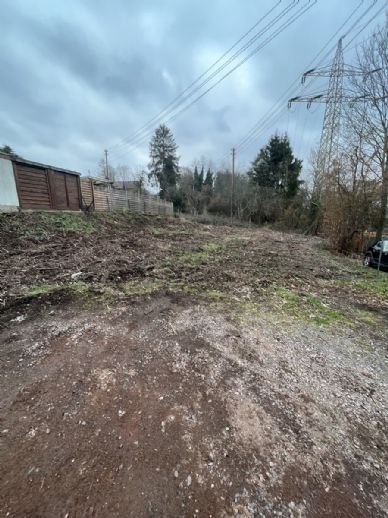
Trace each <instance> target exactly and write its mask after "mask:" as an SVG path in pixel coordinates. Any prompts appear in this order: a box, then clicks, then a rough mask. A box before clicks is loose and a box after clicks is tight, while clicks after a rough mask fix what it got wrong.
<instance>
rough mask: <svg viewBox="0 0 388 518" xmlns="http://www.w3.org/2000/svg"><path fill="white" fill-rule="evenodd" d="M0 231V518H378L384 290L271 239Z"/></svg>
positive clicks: (101, 225)
mask: <svg viewBox="0 0 388 518" xmlns="http://www.w3.org/2000/svg"><path fill="white" fill-rule="evenodd" d="M0 231H1V237H0V255H1V257H0V259H1V266H2V268H1V272H0V298H1V304H2V315H1V317H0V319H1V320H0V321H1V326H2V330H1V331H0V369H1V377H0V412H1V415H0V418H1V425H0V439H1V443H0V478H1V485H0V514H1V515H2V516H10V517H12V516H17V517H19V516H20V517H21V516H26V517H53V516H55V517H57V516H58V517H60V516H61V517H68V518H71V517H81V516H82V517H83V516H95V517H100V516H101V517H105V516H106V517H113V516H120V517H121V516H134V517H142V516H145V517H160V516H165V517H177V516H207V517H210V516H211V517H227V516H242V517H253V516H264V517H273V516H288V517H299V516H301V517H318V516H319V517H321V516H327V517H329V516H330V517H332V516H335V517H349V518H350V517H351V518H355V517H368V516H370V517H382V516H387V514H388V489H387V486H388V475H387V473H388V432H387V430H388V422H387V421H388V419H387V417H388V390H387V379H388V378H387V370H388V360H387V344H388V331H387V321H388V280H387V278H388V275H387V274H384V273H383V274H381V275H380V276H379V277H377V276H376V272H375V271H373V270H365V269H363V268H362V267H361V266H360V265H359V263H358V262H357V261H355V260H351V259H348V258H344V257H336V256H333V255H331V254H330V253H329V252H327V251H326V250H325V249H324V247H323V243H322V242H321V241H320V240H318V239H315V238H309V237H305V236H300V235H290V234H282V233H278V232H274V231H271V230H269V229H238V228H228V227H213V226H204V225H194V224H192V223H188V222H180V221H179V220H173V219H171V220H164V219H158V218H145V217H143V218H130V217H129V216H125V215H105V216H101V215H100V216H94V217H88V218H86V217H83V216H78V215H69V214H63V215H60V214H46V215H44V214H28V215H16V216H15V215H12V216H4V217H2V218H1V219H0Z"/></svg>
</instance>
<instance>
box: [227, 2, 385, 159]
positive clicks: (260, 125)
mask: <svg viewBox="0 0 388 518" xmlns="http://www.w3.org/2000/svg"><path fill="white" fill-rule="evenodd" d="M376 3H377V0H374V1H373V3H372V5H370V6H369V7H368V8H367V9H366V10H364V11H363V12H362V13H361V15H360V16H359V17H358V18H357V20H356V21H355V22H353V23H352V25H351V26H350V27H349V29H348V30H347V31H346V33H345V34H346V35H348V34H349V33H350V32H351V31H353V30H354V28H355V27H356V26H357V25H358V24H359V22H360V21H361V20H362V19H363V18H364V17H365V16H366V15H367V14H368V12H369V11H370V10H371V9H372V8H373V7H375V5H376ZM362 4H363V0H362V1H361V2H360V3H359V4H358V5H357V6H356V8H355V9H354V10H353V11H352V12H351V13H350V15H349V16H348V17H347V19H346V20H345V21H344V22H343V23H342V25H341V26H340V27H339V29H338V30H337V31H336V32H335V33H334V34H333V36H332V37H331V38H330V39H329V40H328V41H327V43H326V44H325V45H324V47H323V48H322V49H321V50H320V51H319V53H318V54H317V55H316V57H315V58H314V59H313V60H312V61H311V62H310V64H309V65H307V67H306V68H308V67H311V66H312V64H313V63H314V62H315V61H316V60H317V59H318V57H319V56H320V55H321V54H322V53H323V52H324V51H325V49H326V48H327V47H328V46H329V45H330V43H331V41H332V40H333V39H334V38H336V37H337V35H338V34H339V33H340V32H341V31H342V30H343V28H344V27H345V26H346V25H347V24H348V23H349V21H350V20H351V19H352V18H353V16H354V15H355V14H356V12H357V11H358V10H359V9H360V7H361V5H362ZM383 8H384V7H383ZM383 8H381V9H379V10H378V11H377V13H376V14H375V15H374V17H373V18H372V19H371V20H368V22H367V23H366V24H365V25H364V26H363V27H362V30H364V29H365V28H366V26H367V25H368V24H369V23H371V21H372V20H373V19H374V18H375V17H376V16H378V15H379V14H380V12H381V11H382V9H383ZM360 32H361V30H360V31H359V32H358V34H359V33H360ZM358 34H357V35H358ZM347 46H348V45H347ZM347 46H346V47H347ZM346 47H345V48H346ZM333 48H334V47H331V48H330V49H329V50H328V51H327V52H326V54H325V56H323V57H322V58H321V59H320V61H319V62H318V65H319V64H320V63H322V62H324V61H325V60H326V58H327V56H328V55H330V54H331V52H332V50H333ZM318 65H317V66H318ZM298 82H299V81H298V79H295V80H294V81H293V82H292V83H291V85H290V86H289V87H288V88H287V90H286V91H285V92H284V93H283V94H282V95H281V96H280V98H279V99H278V101H276V102H275V103H274V105H273V106H272V107H271V108H270V109H269V110H268V111H267V112H266V114H265V115H264V118H262V119H261V120H260V121H258V122H257V123H256V124H255V125H254V126H253V127H252V128H251V129H250V130H249V131H248V133H247V134H246V135H245V137H243V139H241V141H240V142H239V144H238V145H237V146H236V147H237V149H238V150H239V151H241V149H242V148H244V147H246V146H247V145H249V144H251V143H252V142H253V140H254V139H256V138H257V137H258V136H259V134H261V133H263V132H264V131H265V130H266V129H267V127H269V126H271V125H272V124H273V123H274V122H275V119H276V120H278V119H279V118H280V117H279V116H281V112H282V111H283V103H285V101H286V100H287V98H288V97H289V96H290V92H291V91H293V88H294V87H295V86H296V84H297V83H298Z"/></svg>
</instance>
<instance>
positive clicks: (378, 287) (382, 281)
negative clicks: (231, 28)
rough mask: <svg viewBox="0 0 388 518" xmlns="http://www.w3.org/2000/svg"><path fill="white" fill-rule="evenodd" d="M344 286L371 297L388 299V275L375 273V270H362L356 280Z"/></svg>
mask: <svg viewBox="0 0 388 518" xmlns="http://www.w3.org/2000/svg"><path fill="white" fill-rule="evenodd" d="M346 284H348V285H349V284H350V285H351V286H352V287H353V288H356V289H359V290H361V291H364V292H366V293H369V294H371V295H374V296H377V297H381V298H383V299H388V274H387V273H385V272H380V274H378V273H377V271H376V270H374V271H373V270H372V269H371V270H366V269H365V270H362V271H361V272H360V276H359V277H358V278H355V279H354V278H353V279H351V280H350V281H349V282H346Z"/></svg>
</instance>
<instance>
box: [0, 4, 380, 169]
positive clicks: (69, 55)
mask: <svg viewBox="0 0 388 518" xmlns="http://www.w3.org/2000/svg"><path fill="white" fill-rule="evenodd" d="M276 3H277V2H276V1H275V0H271V1H269V0H265V1H260V2H259V1H258V0H244V1H242V0H207V1H204V0H202V1H201V0H200V1H198V0H197V1H194V0H184V1H183V0H159V1H157V0H143V1H142V2H140V1H138V2H135V1H133V0H132V1H131V0H110V1H109V2H108V1H106V0H67V1H66V2H64V1H62V2H59V1H53V0H35V1H33V2H32V1H30V0H24V1H23V0H1V19H2V27H1V40H0V42H1V48H0V70H1V81H0V143H3V144H9V145H10V146H11V147H12V148H14V150H15V151H16V152H17V153H18V154H20V155H22V156H23V157H25V158H28V159H30V160H36V161H40V162H44V163H50V164H53V165H57V166H61V167H68V168H71V169H75V170H79V171H80V172H82V173H85V174H86V173H87V172H88V171H91V172H95V171H96V169H97V163H98V161H99V160H100V158H101V156H102V155H103V150H104V149H105V148H107V149H108V151H109V158H110V160H111V161H112V163H113V165H117V164H118V163H121V164H128V165H129V166H130V167H133V168H136V167H139V166H142V165H145V164H147V156H148V139H146V140H145V141H143V142H142V143H141V144H140V145H139V146H138V147H130V146H128V145H122V142H123V139H125V138H126V137H129V136H130V135H131V134H133V132H134V131H136V130H137V129H138V128H139V127H141V126H142V125H143V124H145V123H147V122H148V121H149V119H151V118H152V117H154V116H155V115H157V114H158V113H159V111H160V110H161V109H163V108H164V107H165V106H166V105H167V104H168V103H169V102H170V101H171V100H172V99H174V98H175V97H176V96H177V95H178V94H179V93H180V92H181V91H182V90H183V89H184V88H185V87H186V86H187V85H189V84H190V83H191V82H192V81H193V80H195V79H196V78H197V77H198V76H199V75H200V74H201V73H202V72H203V71H204V70H206V69H207V68H208V67H209V66H210V65H211V64H212V63H213V62H214V61H215V60H216V59H217V58H218V57H219V56H220V55H222V54H223V52H225V51H226V50H227V49H228V48H229V47H230V46H231V45H232V44H233V43H234V42H235V41H236V40H237V39H238V38H239V37H240V36H241V35H242V34H243V33H244V32H246V31H247V30H248V29H249V28H250V27H251V26H252V25H253V24H254V23H255V21H257V20H258V19H259V18H260V17H261V16H263V15H264V14H265V13H266V12H267V11H268V10H269V9H270V8H271V7H273V6H275V5H276ZM359 4H360V1H357V0H347V1H346V2H338V0H318V1H317V3H316V4H315V5H314V6H313V7H312V8H311V9H310V10H309V11H308V12H307V13H306V14H304V15H303V16H302V17H301V18H300V19H299V20H297V21H296V22H295V23H294V24H293V25H291V26H289V27H288V28H286V29H285V30H284V32H282V33H281V34H279V36H278V37H276V38H275V39H274V40H273V41H271V42H270V43H269V44H268V45H267V46H266V47H265V48H263V49H262V50H261V51H260V52H259V53H258V54H256V55H255V56H254V57H252V58H251V59H250V60H248V61H247V62H246V63H245V64H244V65H242V66H241V67H240V68H239V69H238V70H236V71H235V72H234V73H233V74H231V75H230V76H229V77H228V78H227V79H225V80H224V81H223V82H222V83H221V84H220V85H218V86H217V87H216V88H214V90H212V91H211V92H210V93H208V94H207V95H206V96H205V97H203V98H202V99H201V100H200V101H199V102H197V103H196V104H195V105H194V106H192V107H191V108H190V109H188V110H187V111H186V112H185V113H183V114H181V115H180V116H179V117H178V118H177V119H176V120H175V121H173V122H172V123H171V124H170V127H171V129H172V130H173V132H174V135H175V138H176V142H177V144H178V146H179V155H180V157H181V160H180V162H181V165H191V164H192V163H193V160H195V159H199V158H200V157H201V156H204V157H206V159H211V160H213V162H214V163H220V161H221V160H229V154H230V149H231V148H232V146H234V145H237V144H238V143H239V142H240V141H241V139H242V138H243V137H244V136H245V134H246V133H247V132H248V130H249V129H250V128H251V126H252V125H253V124H255V122H257V121H258V120H260V119H261V118H262V117H263V115H264V114H265V113H266V112H267V111H268V110H269V109H270V108H271V106H272V105H273V104H274V103H275V102H276V101H277V100H278V98H279V96H280V95H281V94H282V93H283V92H284V91H285V90H286V89H287V87H288V86H289V85H290V83H292V81H294V80H295V79H296V78H297V77H298V76H299V74H300V72H301V71H303V70H304V69H305V67H306V66H307V65H308V64H309V63H310V61H311V60H312V59H313V58H314V56H315V55H316V54H317V53H318V51H319V50H320V49H321V48H322V46H323V45H324V44H325V43H326V41H327V40H328V39H329V38H330V37H331V36H332V35H333V34H334V33H335V31H336V30H337V29H338V28H339V27H340V25H341V23H342V22H343V21H345V19H346V18H347V16H348V15H350V13H351V11H352V10H354V9H355V8H356V6H357V5H359ZM371 4H372V2H371V1H370V0H366V1H364V2H363V3H362V5H361V7H360V10H359V11H358V12H357V14H360V13H361V12H362V10H363V9H365V8H366V7H368V5H371ZM287 5H289V3H287V2H280V3H279V5H278V7H277V8H276V9H275V10H274V11H273V14H272V15H271V16H272V18H273V17H274V16H276V15H277V14H278V13H280V11H281V10H282V9H284V8H285V7H287ZM299 5H303V2H299ZM383 5H384V2H383V0H378V2H377V4H376V6H377V7H381V6H383ZM377 7H376V8H375V10H374V11H372V13H374V12H376V9H377ZM297 9H298V7H297V8H296V9H294V11H293V12H296V10H297ZM291 13H292V12H291V11H290V15H289V16H291ZM369 17H370V15H369ZM270 19H271V17H268V18H267V19H266V22H265V23H268V21H269V20H270ZM353 19H356V16H355V17H354V18H353ZM367 19H368V17H366V18H365V19H364V20H367ZM286 20H287V19H286V18H284V19H283V22H279V24H278V25H277V27H280V23H284V22H285V21H286ZM383 21H384V15H383V13H382V14H381V15H380V16H379V17H378V18H377V19H376V20H375V21H374V22H372V23H371V25H370V26H369V27H368V28H367V29H366V30H365V31H364V32H363V33H362V34H361V35H360V36H359V38H358V40H362V39H365V38H366V37H367V36H368V34H370V32H371V30H372V29H373V27H374V26H375V25H376V24H377V22H380V23H382V22H383ZM265 23H264V22H263V24H262V25H260V26H258V28H257V30H260V28H262V27H264V25H265ZM252 34H254V32H252V33H251V35H252ZM269 34H271V32H268V33H266V36H265V37H267V36H268V35H269ZM348 39H349V38H348ZM260 41H264V36H263V37H262V39H261V40H258V42H257V43H256V45H257V44H259V43H260ZM356 41H357V40H355V42H354V43H356ZM345 43H346V39H345ZM252 48H253V47H252ZM354 52H355V49H354V44H353V43H352V45H350V46H349V48H348V49H347V51H346V53H345V60H346V61H348V62H351V61H352V56H353V54H354ZM236 63H237V62H236ZM226 70H227V69H226ZM324 86H325V83H324V82H323V83H322V88H324ZM308 88H309V87H308V85H306V86H305V87H304V93H308ZM316 89H317V85H316V84H315V85H314V88H313V90H314V91H315V90H316ZM300 91H301V93H302V91H303V88H302V85H300ZM322 117H323V107H322V106H316V107H313V109H312V110H311V111H309V112H308V111H307V110H306V107H305V106H304V105H296V106H295V108H293V109H292V110H291V111H288V110H287V108H286V105H285V104H284V110H283V111H282V114H281V117H280V119H278V120H276V121H275V122H274V124H272V125H271V126H270V127H269V128H268V130H267V131H266V132H264V133H262V134H261V135H259V138H258V139H256V140H255V141H254V142H253V144H252V145H251V146H249V147H246V148H245V150H242V151H241V153H238V155H237V164H238V166H239V168H240V169H242V168H244V167H245V165H246V164H248V163H249V161H250V160H251V159H252V158H253V157H254V155H255V153H256V152H257V151H258V149H259V148H260V147H261V146H262V145H264V144H265V143H266V141H267V140H268V138H269V136H270V135H271V134H272V133H274V132H275V131H279V132H283V131H288V133H289V136H290V139H291V143H292V145H293V146H294V150H295V152H296V154H297V155H298V156H300V157H301V158H304V159H307V158H308V155H309V149H310V148H311V146H313V145H314V144H315V143H317V142H318V140H319V133H320V126H321V123H322Z"/></svg>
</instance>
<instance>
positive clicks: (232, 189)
mask: <svg viewBox="0 0 388 518" xmlns="http://www.w3.org/2000/svg"><path fill="white" fill-rule="evenodd" d="M235 159H236V149H235V148H232V182H231V191H230V224H231V225H233V195H234V164H235Z"/></svg>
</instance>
